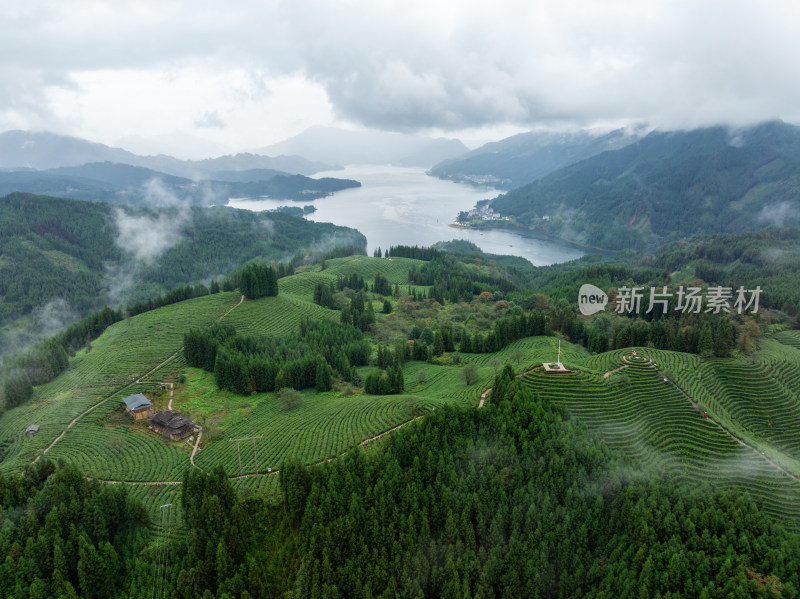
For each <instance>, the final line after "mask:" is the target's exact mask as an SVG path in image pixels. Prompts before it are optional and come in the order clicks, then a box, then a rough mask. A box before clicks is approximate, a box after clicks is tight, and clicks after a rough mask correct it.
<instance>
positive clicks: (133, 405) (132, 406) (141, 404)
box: [122, 393, 153, 420]
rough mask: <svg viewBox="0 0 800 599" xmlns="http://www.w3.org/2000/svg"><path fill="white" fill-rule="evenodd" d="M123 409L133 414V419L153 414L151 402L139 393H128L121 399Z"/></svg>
mask: <svg viewBox="0 0 800 599" xmlns="http://www.w3.org/2000/svg"><path fill="white" fill-rule="evenodd" d="M122 401H123V403H124V404H125V410H126V411H127V412H128V414H130V415H131V416H133V419H134V420H141V419H142V418H147V417H149V416H152V415H153V404H152V403H150V400H149V399H147V398H146V397H145V396H144V395H142V394H141V393H136V394H135V395H129V396H128V397H126V398H125V399H123V400H122Z"/></svg>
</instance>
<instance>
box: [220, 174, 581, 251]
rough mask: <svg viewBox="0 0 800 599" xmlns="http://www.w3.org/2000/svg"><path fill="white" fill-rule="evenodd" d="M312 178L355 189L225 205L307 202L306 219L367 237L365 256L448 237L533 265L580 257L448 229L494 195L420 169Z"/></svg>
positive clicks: (504, 236) (506, 237) (515, 238)
mask: <svg viewBox="0 0 800 599" xmlns="http://www.w3.org/2000/svg"><path fill="white" fill-rule="evenodd" d="M315 177H337V178H343V179H355V180H357V181H360V182H361V187H360V188H355V189H346V190H344V191H340V192H338V193H336V194H334V195H332V196H329V197H326V198H321V199H318V200H312V201H308V202H291V201H289V200H272V199H240V198H231V199H230V200H229V201H228V205H229V206H232V207H234V208H245V209H247V210H255V211H261V210H272V209H274V208H277V207H278V206H303V205H304V204H311V205H313V206H314V207H315V208H316V209H317V211H316V212H314V213H312V214H309V215H308V216H307V218H308V219H309V220H315V221H320V222H331V223H334V224H336V225H344V226H348V227H353V228H355V229H358V230H359V231H361V232H362V233H363V234H364V235H366V237H367V251H368V253H369V254H372V252H373V250H374V249H375V248H376V247H381V248H384V249H385V248H388V247H389V246H391V245H399V244H405V245H421V246H429V245H431V244H434V243H436V242H437V241H450V240H452V239H467V240H468V241H472V242H473V243H475V244H477V245H478V246H479V247H480V248H481V249H482V250H483V251H484V252H488V253H491V254H511V255H515V256H522V257H523V258H527V259H528V260H530V261H531V263H533V264H534V265H536V266H545V265H547V264H555V263H558V262H566V261H567V260H573V259H575V258H578V257H580V256H581V255H583V254H584V253H585V252H584V251H582V250H581V249H579V248H576V247H572V246H568V245H566V244H561V243H558V242H557V241H551V240H542V239H534V238H528V237H522V236H521V235H517V234H516V233H512V232H510V231H502V230H491V231H489V230H487V231H478V230H471V229H455V228H453V227H449V226H448V225H449V224H450V223H452V222H453V221H454V220H455V218H456V216H457V215H458V213H459V212H460V211H461V210H469V209H471V208H473V207H474V206H475V203H476V202H477V201H478V200H482V199H486V198H493V197H495V196H497V195H498V193H499V192H498V191H496V190H494V189H487V188H476V187H472V186H469V185H463V184H459V183H453V182H452V181H444V180H441V179H437V178H435V177H429V176H428V175H426V174H425V169H423V168H406V167H395V166H365V165H351V166H347V167H346V168H345V169H344V170H339V171H329V172H322V173H317V174H316V175H315Z"/></svg>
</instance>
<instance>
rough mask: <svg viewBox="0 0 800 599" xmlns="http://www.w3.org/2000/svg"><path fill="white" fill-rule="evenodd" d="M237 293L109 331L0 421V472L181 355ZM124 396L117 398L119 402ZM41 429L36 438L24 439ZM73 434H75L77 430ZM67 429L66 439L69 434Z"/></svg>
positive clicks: (181, 306) (189, 304)
mask: <svg viewBox="0 0 800 599" xmlns="http://www.w3.org/2000/svg"><path fill="white" fill-rule="evenodd" d="M238 299H239V295H238V294H236V293H221V294H216V295H211V296H206V297H202V298H197V299H193V300H189V301H187V302H181V303H180V304H173V305H171V306H165V307H163V308H159V309H158V310H153V311H152V312H146V313H144V314H140V315H138V316H136V317H134V318H130V319H126V320H123V321H121V322H118V323H116V324H114V325H113V326H111V327H109V328H108V330H106V331H105V332H104V333H103V335H101V336H100V337H99V338H98V339H96V340H95V341H93V342H92V349H91V351H88V352H87V351H86V350H82V351H80V352H78V355H77V356H75V358H73V359H71V360H70V366H69V368H68V369H67V371H66V372H64V373H63V374H62V375H61V376H59V377H58V378H56V379H55V380H53V381H51V382H50V383H48V384H45V385H41V386H40V387H37V388H36V389H35V391H34V395H33V399H32V400H31V401H30V402H29V403H27V404H25V405H23V406H20V407H17V408H14V409H12V410H9V411H8V412H7V413H6V414H4V416H3V418H2V420H0V459H1V460H2V462H0V469H2V470H3V471H5V470H13V469H20V468H22V467H23V466H24V465H25V464H29V463H30V462H31V461H32V460H33V459H34V458H35V457H36V456H37V455H38V454H40V453H41V452H42V451H43V450H44V449H45V448H46V447H47V446H48V445H50V443H52V442H53V440H54V439H55V438H56V437H58V435H59V434H61V432H63V431H64V429H65V428H66V427H67V425H68V424H69V423H70V422H71V421H72V420H73V419H74V418H76V417H77V416H79V415H80V414H82V413H83V412H84V411H86V410H87V409H89V408H90V407H91V406H93V405H95V404H97V403H98V402H100V401H102V400H103V399H106V398H109V397H112V400H111V401H114V400H113V397H115V396H116V395H117V394H119V393H120V392H121V391H122V390H124V389H125V388H126V387H128V386H129V385H131V384H132V383H133V382H134V381H135V380H136V379H137V378H138V377H141V376H143V375H145V374H147V373H148V372H150V371H151V370H153V369H154V368H156V367H157V366H158V365H159V364H161V363H162V362H163V361H164V360H166V359H167V358H169V357H170V356H171V355H173V354H174V353H175V352H176V351H178V349H180V347H181V344H182V343H183V333H184V331H186V330H187V329H188V328H190V327H191V326H208V325H210V324H211V323H213V322H214V321H215V320H216V319H217V318H219V316H220V315H221V314H223V313H224V312H225V311H226V310H228V309H229V308H230V307H231V306H234V305H235V304H236V303H237V302H238ZM121 397H122V395H120V397H119V398H120V399H121ZM30 424H39V425H40V427H41V428H40V429H39V432H38V433H37V434H36V435H26V434H25V429H26V428H27V426H28V425H30ZM76 430H77V429H76ZM72 432H73V430H72V429H71V430H70V432H69V433H67V435H65V438H66V437H67V436H68V435H69V434H70V433H72Z"/></svg>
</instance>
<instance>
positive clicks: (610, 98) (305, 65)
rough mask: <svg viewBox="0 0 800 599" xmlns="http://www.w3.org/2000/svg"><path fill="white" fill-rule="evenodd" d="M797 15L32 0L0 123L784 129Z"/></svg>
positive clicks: (239, 132)
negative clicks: (772, 125) (766, 125)
mask: <svg viewBox="0 0 800 599" xmlns="http://www.w3.org/2000/svg"><path fill="white" fill-rule="evenodd" d="M6 4H7V5H11V4H19V3H6ZM799 21H800V4H797V3H796V2H793V1H790V0H776V1H774V2H770V3H760V4H756V3H752V2H747V1H745V0H734V1H728V2H721V1H718V0H713V1H704V2H696V1H689V0H679V1H676V2H669V3H651V2H635V1H632V0H624V1H623V0H610V1H609V2H602V3H600V2H593V1H589V0H581V1H578V0H572V1H570V0H565V1H561V2H548V3H530V2H523V1H518V2H494V3H491V4H490V3H485V2H484V3H478V2H459V3H453V2H421V1H411V0H407V1H404V2H394V1H391V2H372V1H366V0H348V1H345V2H339V1H337V2H333V1H328V2H323V1H319V0H317V1H306V2H302V3H293V2H288V1H284V2H268V3H265V2H260V1H255V0H254V1H252V2H238V3H223V2H214V1H205V2H169V3H163V2H155V1H154V0H144V1H139V2H135V3H117V2H102V1H97V0H95V1H89V0H86V1H81V0H77V1H75V2H69V3H50V2H44V1H43V0H41V1H40V0H32V1H30V2H26V3H24V5H23V6H3V7H2V8H0V22H3V23H4V35H3V36H2V38H0V75H2V76H3V84H2V86H1V87H0V129H1V128H9V127H30V128H53V129H56V130H60V131H63V132H67V133H72V134H76V135H83V136H87V137H92V138H93V139H97V140H99V141H112V140H114V139H117V138H119V137H123V136H124V135H126V134H129V133H130V132H131V131H135V132H136V133H137V134H138V135H151V136H155V135H157V134H160V133H163V132H164V131H181V132H183V133H195V134H200V135H202V136H204V137H209V136H210V138H211V139H212V140H215V141H218V142H219V143H224V144H226V145H229V146H233V147H237V148H239V149H244V148H247V147H256V146H261V145H266V144H268V143H270V142H274V141H277V140H279V139H281V138H283V137H286V136H288V135H292V134H294V133H297V132H299V131H300V130H302V129H303V128H305V127H306V126H308V125H311V124H315V123H319V124H332V123H334V122H339V121H343V122H350V123H356V124H360V125H363V126H368V127H377V128H385V129H391V130H405V131H408V130H426V131H442V132H448V131H450V132H452V131H462V130H469V131H476V132H480V131H485V130H493V129H494V130H496V129H502V128H508V127H521V128H530V127H535V126H540V125H550V126H552V125H560V124H581V125H587V124H594V123H599V122H615V123H616V122H620V121H643V120H646V121H650V122H652V123H654V124H657V125H660V126H662V127H682V126H696V125H702V124H717V123H733V124H746V123H751V122H755V121H759V120H764V119H769V118H776V117H778V118H784V119H786V120H789V121H794V122H796V121H800V55H798V53H797V52H796V50H795V46H796V40H795V38H796V23H798V22H799ZM208 115H214V116H215V118H214V119H213V122H214V123H224V125H225V126H224V127H222V128H220V127H212V128H209V127H207V124H208V123H209V122H212V121H208V120H207V119H206V117H207V116H208ZM478 136H480V134H479V135H478Z"/></svg>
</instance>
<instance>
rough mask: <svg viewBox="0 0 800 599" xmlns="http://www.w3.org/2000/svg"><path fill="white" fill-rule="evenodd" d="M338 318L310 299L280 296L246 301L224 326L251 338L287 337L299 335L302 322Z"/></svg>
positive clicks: (336, 313)
mask: <svg viewBox="0 0 800 599" xmlns="http://www.w3.org/2000/svg"><path fill="white" fill-rule="evenodd" d="M312 293H313V289H312ZM338 314H339V313H338V312H337V311H335V310H329V309H328V308H323V307H322V306H318V305H317V304H315V303H314V302H313V301H312V300H311V299H310V298H308V299H306V298H303V297H299V296H293V295H288V294H281V295H278V296H277V297H264V298H261V299H257V300H250V301H246V302H244V303H243V304H242V305H241V306H239V307H238V308H237V309H236V310H234V311H233V312H231V313H230V315H228V316H226V317H225V319H224V322H225V324H228V325H231V326H234V327H236V330H237V331H239V332H241V333H244V334H248V335H266V336H272V337H285V336H288V335H294V334H297V332H298V330H299V323H300V319H301V318H311V319H314V320H319V319H322V318H332V317H338Z"/></svg>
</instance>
